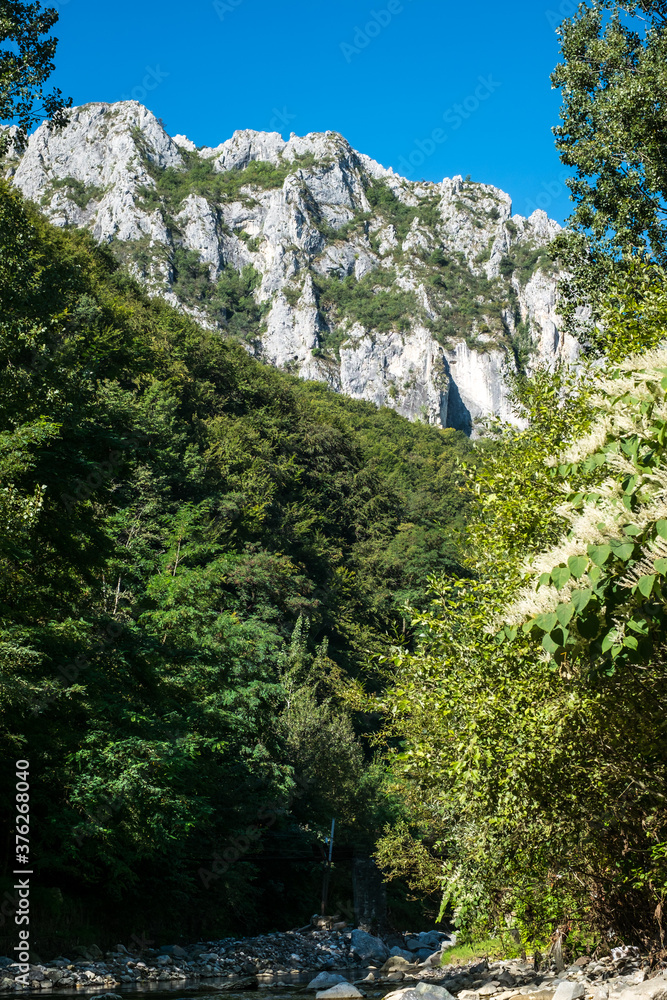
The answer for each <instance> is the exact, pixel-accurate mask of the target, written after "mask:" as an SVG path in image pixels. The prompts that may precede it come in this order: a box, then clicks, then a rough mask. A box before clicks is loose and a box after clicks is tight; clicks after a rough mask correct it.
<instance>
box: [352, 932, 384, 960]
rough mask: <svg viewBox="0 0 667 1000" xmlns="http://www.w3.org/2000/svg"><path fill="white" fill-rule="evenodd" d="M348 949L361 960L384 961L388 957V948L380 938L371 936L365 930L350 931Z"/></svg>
mask: <svg viewBox="0 0 667 1000" xmlns="http://www.w3.org/2000/svg"><path fill="white" fill-rule="evenodd" d="M350 950H351V951H353V952H354V954H355V955H357V956H358V957H359V958H360V959H361V961H362V962H380V963H382V962H385V961H386V960H387V958H388V957H389V949H388V948H387V946H386V944H385V943H384V941H382V940H381V938H378V937H373V936H372V935H371V934H367V933H366V931H360V930H355V931H352V937H351V942H350Z"/></svg>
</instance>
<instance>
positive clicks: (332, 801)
mask: <svg viewBox="0 0 667 1000" xmlns="http://www.w3.org/2000/svg"><path fill="white" fill-rule="evenodd" d="M0 198H1V204H0V241H1V245H2V258H1V260H0V301H1V302H2V320H1V336H2V354H3V365H2V375H1V378H2V391H1V393H0V398H1V400H2V402H1V407H2V418H1V419H2V428H3V430H2V436H1V438H0V442H1V449H2V450H1V458H0V461H1V467H2V478H3V491H2V494H1V502H2V509H3V519H2V542H1V559H2V593H1V602H2V635H1V645H0V651H1V652H0V655H1V657H2V675H1V677H2V681H1V683H2V715H3V723H2V737H1V739H2V750H3V758H4V759H7V760H11V759H19V758H25V757H27V758H29V759H30V761H31V766H32V772H33V777H32V782H33V798H32V819H33V827H34V834H33V849H34V851H35V853H36V854H37V856H38V857H39V858H40V884H41V886H42V887H44V888H48V887H51V888H52V889H54V890H56V889H57V890H58V892H52V893H51V894H50V895H49V894H48V893H47V894H46V897H45V901H44V906H45V907H46V908H47V909H48V906H53V907H55V910H54V914H53V920H52V921H51V922H49V921H48V920H46V918H44V919H43V921H42V923H43V925H44V926H45V927H46V926H48V927H52V926H55V924H56V923H58V924H59V925H60V926H61V927H63V930H64V932H65V933H67V922H68V920H70V919H71V921H73V924H72V926H73V927H78V924H77V923H76V921H77V920H79V919H80V918H79V916H78V913H79V909H81V912H85V913H86V914H87V919H89V920H90V923H91V928H92V929H94V933H95V934H96V935H97V936H98V937H99V936H100V935H112V936H113V934H114V933H116V935H117V934H118V933H119V932H120V930H122V931H123V933H124V934H125V936H127V931H128V928H127V925H126V921H127V914H128V913H132V914H133V915H134V916H133V919H134V920H136V926H134V927H133V928H130V930H139V929H141V928H145V927H147V926H148V927H152V929H153V930H152V933H157V932H158V931H162V932H163V933H165V934H166V933H167V932H171V933H172V934H175V933H177V934H178V935H179V936H180V935H183V934H186V935H187V934H190V935H191V936H194V935H197V934H199V933H203V932H204V931H205V930H206V931H207V932H208V933H209V934H211V933H213V932H214V931H215V932H216V933H223V932H225V931H232V930H236V931H238V930H240V929H248V930H250V929H258V928H262V927H266V926H267V925H268V926H283V925H287V924H294V923H303V922H304V921H307V920H308V919H309V917H310V914H311V913H312V912H313V911H314V910H316V909H317V908H318V901H319V897H318V893H319V885H318V880H319V878H320V874H321V868H320V861H319V853H318V851H317V849H316V845H317V842H318V839H319V837H320V835H321V834H322V833H323V831H324V830H326V829H327V828H328V826H329V824H330V822H331V818H332V817H333V816H335V817H336V818H337V820H338V844H339V845H340V846H341V847H345V846H347V847H348V848H349V849H350V852H352V851H354V850H356V851H357V852H361V853H362V854H364V853H366V854H368V853H370V851H371V850H372V848H373V844H374V840H375V838H376V837H377V835H378V833H379V831H380V830H381V828H382V826H383V824H384V823H385V822H387V821H389V820H391V819H392V817H394V816H395V815H400V814H401V812H402V806H401V804H400V802H399V800H398V799H397V798H392V797H391V796H390V795H389V796H388V795H387V792H386V787H385V785H386V775H385V772H384V768H383V766H382V764H381V762H380V761H379V760H375V758H374V752H373V749H372V747H370V745H369V743H368V740H363V739H362V738H361V735H362V734H364V733H370V732H373V731H374V730H375V729H377V719H375V718H374V717H373V714H372V713H370V714H364V713H363V712H361V711H355V703H356V702H357V701H358V697H357V695H356V694H355V683H356V682H357V681H358V679H359V678H360V677H361V676H362V675H363V678H364V683H365V684H366V685H370V687H371V688H374V687H375V688H376V687H377V685H378V684H379V683H380V681H379V678H377V677H374V676H373V673H372V671H370V672H369V671H368V669H367V668H366V666H365V664H366V663H367V660H368V654H369V651H371V650H374V649H377V648H378V647H384V646H386V645H387V642H388V641H389V640H388V638H387V637H388V636H389V635H390V634H391V633H392V632H393V633H395V634H400V633H401V632H402V631H403V630H404V628H405V618H404V612H403V610H402V606H403V605H404V604H405V602H406V601H408V600H409V601H411V602H413V603H414V602H417V603H419V602H420V600H421V599H422V597H421V595H422V590H423V581H424V580H425V578H426V576H427V575H428V574H429V573H433V572H436V571H438V572H442V571H443V570H444V571H450V570H451V569H453V568H455V567H456V565H457V545H456V538H457V534H458V532H459V530H460V528H461V526H462V523H463V521H462V517H463V503H462V494H461V493H460V491H459V490H458V489H457V487H456V484H455V482H454V476H453V473H454V470H455V465H456V462H457V460H458V459H460V458H461V457H462V456H465V455H466V454H468V453H469V452H470V448H471V446H470V444H469V442H468V441H467V439H466V438H465V437H464V436H463V435H462V434H459V433H457V432H453V431H447V432H443V431H441V430H437V429H435V428H432V427H428V426H426V425H423V424H411V423H409V422H408V421H407V420H405V419H403V418H401V417H399V416H398V415H397V414H395V413H394V412H393V411H390V410H377V409H376V408H375V407H374V406H372V405H370V404H366V403H356V402H353V401H350V400H347V399H345V398H343V397H341V396H337V395H335V394H334V393H332V392H330V391H328V390H327V389H326V388H325V387H323V386H321V385H317V384H308V383H304V382H300V381H298V380H297V379H295V378H293V377H291V376H289V375H286V374H284V373H280V372H278V371H277V370H275V369H273V368H270V367H267V366H264V365H262V364H260V363H259V362H257V361H255V360H253V359H252V358H250V357H249V356H248V354H247V353H246V352H245V351H244V350H243V348H241V347H240V346H239V345H238V344H235V343H234V342H232V341H225V340H223V339H222V338H221V337H220V336H219V335H218V334H214V333H209V332H206V331H204V330H202V329H201V328H200V327H198V326H197V325H196V324H194V323H193V322H192V321H190V320H189V319H187V318H185V317H184V316H183V315H181V314H180V313H178V312H176V311H175V310H173V309H171V308H170V307H168V306H166V305H164V304H162V303H160V302H158V301H150V300H149V299H147V297H146V296H145V294H144V293H142V292H141V290H140V289H139V288H138V287H137V285H136V284H135V283H134V282H133V281H131V280H130V279H129V278H128V277H126V276H125V275H124V274H123V272H122V271H121V270H119V268H118V265H117V264H116V263H114V261H113V259H112V258H111V256H110V255H109V254H108V252H107V251H104V250H102V249H100V248H98V247H97V246H96V245H95V244H94V242H93V240H92V238H91V237H89V236H88V235H86V234H84V233H81V232H76V231H62V230H58V229H56V228H54V227H52V226H50V225H49V224H48V223H46V222H45V221H44V220H43V219H42V218H41V217H40V216H39V215H38V213H37V212H36V210H33V209H30V208H28V207H26V206H24V205H22V204H21V202H20V200H19V198H18V196H17V195H16V194H14V193H12V192H11V191H10V190H9V189H8V188H7V187H6V186H5V187H3V188H2V190H1V191H0ZM1 780H2V781H3V782H4V783H5V787H4V789H3V793H2V794H3V797H4V796H9V794H10V786H11V782H12V774H11V773H10V772H8V771H6V773H4V774H3V776H2V779H1ZM3 823H4V824H7V830H6V833H7V834H8V833H9V832H10V829H11V826H10V824H11V816H10V814H8V813H3ZM249 828H252V829H253V831H254V834H255V836H254V840H253V841H252V844H251V848H250V849H246V850H244V851H243V853H242V854H241V856H240V857H239V858H238V859H237V860H236V861H235V863H234V864H230V865H226V866H225V867H226V868H227V869H228V870H227V871H225V872H223V873H222V874H220V865H219V864H218V865H217V866H215V865H214V859H215V858H219V857H220V856H222V855H224V853H225V850H229V845H230V844H232V843H233V841H234V838H235V837H245V835H246V833H247V830H248V829H249ZM3 839H4V840H5V842H6V843H7V844H8V845H9V843H10V840H9V838H8V837H6V838H3ZM314 847H315V851H314V852H313V848H314ZM265 858H266V859H267V860H264V859H265ZM271 859H272V863H271ZM290 859H293V863H292V870H291V871H289V861H290ZM4 863H5V866H6V867H5V870H6V871H8V870H9V869H10V868H11V863H12V856H11V854H9V853H7V855H6V857H5V859H4ZM286 863H287V865H288V870H287V874H286V867H285V865H286ZM212 867H214V868H215V870H214V871H213V875H214V876H215V878H209V877H207V875H206V873H207V872H208V873H210V872H211V869H212ZM200 869H201V870H202V872H203V875H202V874H200ZM341 878H342V881H341V882H340V884H339V885H338V886H337V891H338V892H339V893H341V894H343V897H344V901H345V900H347V899H349V898H350V897H351V891H352V890H351V885H350V872H349V870H348V871H347V873H345V872H343V873H342V876H341ZM9 881H11V878H10V879H9ZM61 896H62V902H61V903H59V904H58V900H60V899H61ZM49 900H50V902H49ZM110 900H112V901H114V902H115V903H117V904H123V907H122V912H123V918H122V920H119V926H118V927H114V926H113V921H110V920H109V916H108V905H109V901H110ZM84 901H85V905H84ZM56 904H58V905H59V906H60V907H61V912H58V905H56ZM130 904H131V905H130ZM120 925H123V926H120ZM49 941H50V939H49ZM36 947H37V948H39V947H40V944H39V934H38V941H37V944H36Z"/></svg>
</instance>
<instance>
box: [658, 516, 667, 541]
mask: <svg viewBox="0 0 667 1000" xmlns="http://www.w3.org/2000/svg"><path fill="white" fill-rule="evenodd" d="M655 529H656V531H657V532H658V534H659V535H660V537H661V538H665V539H667V521H664V520H660V521H658V522H657V523H656V526H655Z"/></svg>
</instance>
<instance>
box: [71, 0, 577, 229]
mask: <svg viewBox="0 0 667 1000" xmlns="http://www.w3.org/2000/svg"><path fill="white" fill-rule="evenodd" d="M51 2H54V0H51ZM568 4H569V5H570V7H572V8H574V3H573V2H572V0H565V4H563V5H562V4H561V0H546V2H545V0H538V2H537V3H535V2H534V0H515V2H514V3H512V4H502V3H498V2H497V0H377V2H376V3H374V2H373V0H368V2H366V0H279V2H277V0H215V3H214V2H212V0H187V2H183V0H179V2H176V0H114V3H111V4H109V3H98V2H96V0H58V2H57V3H56V4H55V5H56V6H57V7H58V9H59V11H60V22H59V24H58V26H57V29H56V34H57V35H58V37H59V38H60V45H59V49H58V54H57V58H56V62H57V67H58V68H57V73H56V83H57V84H58V86H60V87H61V88H62V90H63V91H64V92H65V93H66V94H67V95H71V96H72V97H73V99H74V102H75V104H83V103H86V102H87V101H118V100H122V99H123V98H128V97H134V98H135V99H137V100H141V101H142V103H144V104H146V105H147V106H148V107H149V108H150V109H151V110H152V111H153V112H155V114H156V115H158V117H161V118H162V119H163V121H164V123H165V127H166V128H167V131H168V132H170V134H172V135H174V134H176V133H184V134H186V135H188V136H189V137H190V138H191V139H192V140H193V141H194V142H196V143H197V145H203V144H205V145H217V144H218V143H220V142H222V141H223V140H224V139H227V138H229V136H231V135H232V133H233V132H234V131H235V130H236V129H240V128H253V129H260V130H270V131H279V132H282V133H283V134H284V135H286V136H288V135H289V133H290V132H291V131H294V132H296V133H297V134H299V135H304V134H306V133H307V132H312V131H326V130H327V129H333V130H334V131H337V132H341V133H342V134H343V135H344V136H345V137H346V138H347V139H348V140H349V141H350V143H351V144H352V145H353V146H354V147H356V148H357V149H358V150H360V151H361V152H364V153H367V154H368V155H370V156H372V157H374V158H375V159H376V160H379V161H380V162H381V163H383V164H384V165H385V166H392V167H394V169H396V170H398V171H399V172H401V173H405V174H407V173H408V170H410V173H409V176H410V177H411V178H412V179H421V178H425V179H427V180H434V181H439V180H441V179H442V178H443V177H451V176H453V175H455V174H462V175H463V176H465V175H467V174H470V175H471V177H472V179H473V180H474V181H483V182H485V183H490V184H495V185H496V186H498V187H500V188H502V189H504V190H505V191H507V192H509V194H510V195H511V196H512V199H513V201H514V210H515V212H521V213H522V214H525V213H527V212H529V211H532V210H533V209H534V208H535V207H537V206H539V207H543V208H546V210H547V211H548V213H549V214H550V215H551V216H552V217H553V218H555V219H557V220H558V221H560V222H562V221H563V220H564V218H565V217H566V216H567V215H568V214H569V201H568V197H567V191H566V188H565V186H564V184H563V177H564V170H563V167H562V165H561V164H560V162H559V159H558V156H557V154H556V151H555V149H554V145H553V136H552V134H551V126H552V125H554V124H556V122H557V120H558V107H559V95H558V93H557V92H555V91H552V89H551V84H550V81H549V74H550V72H551V70H552V68H553V66H554V65H555V63H556V62H557V60H558V44H557V38H556V34H555V30H554V25H555V23H556V22H557V21H558V20H559V19H560V17H559V15H558V9H559V7H560V6H563V8H564V9H565V10H566V11H567V9H568ZM457 106H458V107H457ZM437 130H440V131H437ZM434 133H435V136H436V140H437V141H436V140H434V138H433V136H434Z"/></svg>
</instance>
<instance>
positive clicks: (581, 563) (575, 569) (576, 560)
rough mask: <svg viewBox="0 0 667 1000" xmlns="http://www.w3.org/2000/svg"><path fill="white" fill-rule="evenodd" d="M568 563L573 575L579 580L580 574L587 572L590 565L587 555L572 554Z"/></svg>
mask: <svg viewBox="0 0 667 1000" xmlns="http://www.w3.org/2000/svg"><path fill="white" fill-rule="evenodd" d="M567 565H568V566H569V567H570V573H571V574H572V576H574V577H576V579H577V580H578V579H579V577H580V576H583V575H584V573H585V572H586V567H587V566H588V559H587V558H586V556H570V558H569V559H568V561H567Z"/></svg>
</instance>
